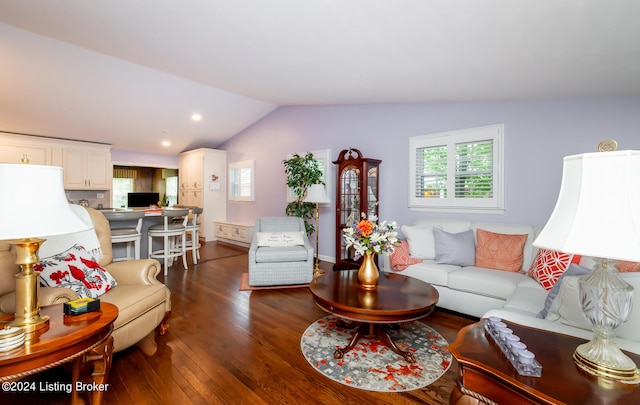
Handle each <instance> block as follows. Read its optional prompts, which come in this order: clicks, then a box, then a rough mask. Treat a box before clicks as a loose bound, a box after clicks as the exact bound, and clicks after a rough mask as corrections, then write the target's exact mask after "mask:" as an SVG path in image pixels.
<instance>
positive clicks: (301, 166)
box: [282, 152, 324, 235]
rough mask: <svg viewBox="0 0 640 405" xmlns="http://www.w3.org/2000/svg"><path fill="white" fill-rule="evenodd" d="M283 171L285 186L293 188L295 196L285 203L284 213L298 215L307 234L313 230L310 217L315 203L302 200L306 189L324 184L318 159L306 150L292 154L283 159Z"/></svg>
mask: <svg viewBox="0 0 640 405" xmlns="http://www.w3.org/2000/svg"><path fill="white" fill-rule="evenodd" d="M282 163H283V164H284V171H285V174H286V175H287V187H289V188H291V189H293V192H294V194H295V196H296V199H295V201H291V202H290V203H288V204H287V207H286V209H285V213H286V214H287V215H288V216H291V217H300V218H302V219H303V220H304V222H305V227H306V230H307V235H310V234H312V233H313V232H314V231H315V227H314V226H313V223H312V221H310V220H311V219H313V213H314V209H315V205H314V204H313V203H306V202H304V197H305V196H306V194H307V189H308V188H309V187H311V186H312V185H313V184H324V182H323V181H322V174H323V173H322V170H320V165H319V164H318V161H317V160H315V159H314V157H313V153H311V152H307V153H306V154H305V155H304V156H300V155H299V154H297V153H296V154H294V155H293V156H292V157H291V158H289V159H286V160H283V161H282Z"/></svg>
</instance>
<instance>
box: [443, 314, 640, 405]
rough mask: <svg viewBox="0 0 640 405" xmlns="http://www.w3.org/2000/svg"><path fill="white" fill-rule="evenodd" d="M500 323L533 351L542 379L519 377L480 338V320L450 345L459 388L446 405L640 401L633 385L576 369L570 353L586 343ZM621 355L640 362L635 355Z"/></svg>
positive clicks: (490, 343)
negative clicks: (474, 400)
mask: <svg viewBox="0 0 640 405" xmlns="http://www.w3.org/2000/svg"><path fill="white" fill-rule="evenodd" d="M505 323H506V324H507V325H508V326H509V328H511V329H512V330H513V332H514V333H515V334H516V335H518V336H520V339H521V340H522V342H523V343H525V344H526V345H527V346H528V348H529V350H531V351H532V352H533V353H535V355H536V359H537V360H538V362H539V363H540V365H542V376H541V377H524V376H521V375H519V374H518V373H517V372H516V371H515V369H513V367H512V366H511V364H510V363H509V361H508V360H507V359H506V358H505V357H504V356H503V354H502V352H501V351H500V349H499V348H498V346H496V344H495V343H494V342H493V340H492V339H491V338H490V337H489V336H487V335H486V334H485V331H484V326H483V324H482V321H481V322H478V323H475V324H473V325H469V326H466V327H464V328H463V329H461V330H460V332H458V337H457V338H456V340H455V342H453V343H452V344H451V345H449V350H450V351H451V354H453V356H454V357H455V359H456V360H457V361H458V364H459V374H458V387H456V388H454V390H453V392H452V393H451V398H450V403H451V404H464V403H472V402H473V401H470V400H472V399H480V400H481V403H482V402H484V403H491V402H494V403H497V404H534V403H535V404H540V403H542V404H581V405H582V404H639V403H640V389H639V386H638V385H637V384H635V385H633V384H632V385H630V384H623V383H616V382H612V381H607V380H604V379H599V378H596V377H594V376H592V375H589V374H586V373H584V372H583V371H582V370H581V369H579V368H578V367H577V366H576V365H575V363H574V362H573V358H572V356H573V352H574V350H575V348H576V346H578V345H579V344H581V343H584V342H585V340H583V339H579V338H575V337H571V336H567V335H561V334H558V333H554V332H549V331H545V330H540V329H533V328H529V327H526V326H522V325H518V324H514V323H510V322H508V321H505ZM626 354H627V355H629V357H631V359H632V360H633V361H634V362H635V363H636V364H640V356H638V355H636V354H633V353H629V352H626ZM483 399H484V400H483Z"/></svg>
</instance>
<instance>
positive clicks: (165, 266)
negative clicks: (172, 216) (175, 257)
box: [162, 235, 171, 276]
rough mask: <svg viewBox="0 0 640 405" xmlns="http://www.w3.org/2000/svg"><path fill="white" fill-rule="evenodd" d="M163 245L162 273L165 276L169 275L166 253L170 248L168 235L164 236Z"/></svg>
mask: <svg viewBox="0 0 640 405" xmlns="http://www.w3.org/2000/svg"><path fill="white" fill-rule="evenodd" d="M163 239H164V246H163V249H162V251H163V258H164V275H165V276H167V275H169V255H167V252H168V250H169V249H170V248H171V246H170V245H169V237H168V236H166V235H165V236H164V237H163Z"/></svg>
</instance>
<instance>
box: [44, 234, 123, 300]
mask: <svg viewBox="0 0 640 405" xmlns="http://www.w3.org/2000/svg"><path fill="white" fill-rule="evenodd" d="M34 268H35V269H36V270H38V271H40V272H41V273H40V280H41V282H42V284H44V285H45V286H47V287H67V288H71V289H72V290H74V291H75V292H76V294H77V295H78V297H80V298H85V297H90V298H98V297H100V296H101V295H102V294H104V293H105V292H107V291H109V290H110V289H112V288H113V287H115V286H116V285H117V283H116V280H115V279H114V278H113V277H112V276H111V275H110V274H109V272H108V271H107V270H105V269H104V268H102V267H101V266H100V265H99V264H98V263H97V260H96V259H95V258H94V257H92V256H91V254H90V253H89V252H87V251H86V250H85V249H84V248H83V247H82V246H80V245H74V246H72V247H70V248H69V249H68V250H66V251H64V252H62V253H59V254H57V255H54V256H51V257H46V258H43V259H40V261H39V262H38V263H36V265H35V266H34Z"/></svg>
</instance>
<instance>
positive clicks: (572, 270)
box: [537, 264, 591, 319]
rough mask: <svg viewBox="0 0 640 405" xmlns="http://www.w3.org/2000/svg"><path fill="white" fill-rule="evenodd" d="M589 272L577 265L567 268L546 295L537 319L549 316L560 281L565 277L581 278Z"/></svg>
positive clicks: (587, 269) (589, 270)
mask: <svg viewBox="0 0 640 405" xmlns="http://www.w3.org/2000/svg"><path fill="white" fill-rule="evenodd" d="M590 272H591V269H589V268H587V267H583V266H578V265H577V264H572V265H570V266H569V268H568V269H566V270H565V271H564V273H562V275H560V278H558V281H556V283H555V284H554V285H553V287H551V290H549V293H548V294H547V299H545V300H544V308H542V311H540V312H538V315H537V317H538V318H541V319H544V318H546V317H547V315H548V314H549V308H551V304H553V300H555V299H556V297H557V296H558V291H560V285H561V284H562V279H563V278H564V277H565V276H583V275H585V274H589V273H590Z"/></svg>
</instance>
